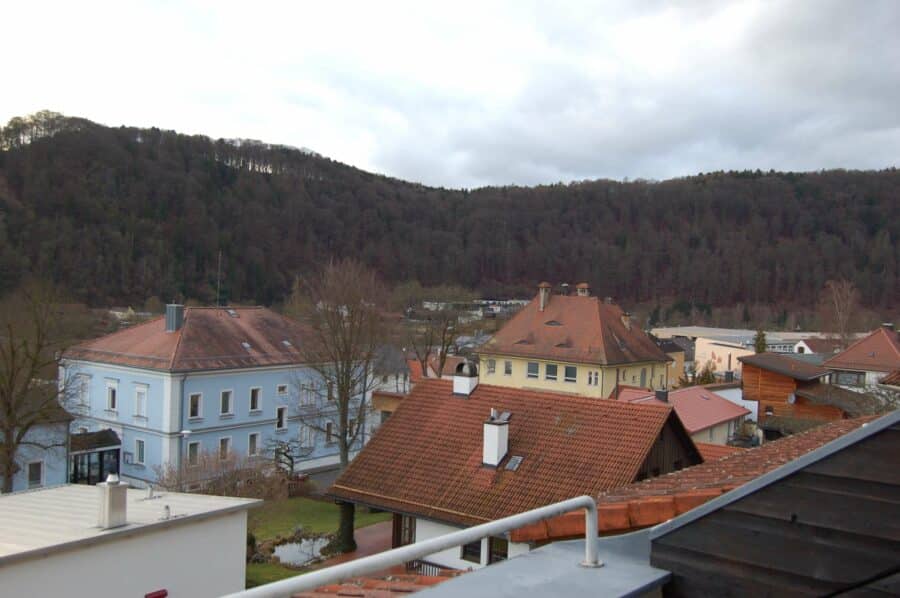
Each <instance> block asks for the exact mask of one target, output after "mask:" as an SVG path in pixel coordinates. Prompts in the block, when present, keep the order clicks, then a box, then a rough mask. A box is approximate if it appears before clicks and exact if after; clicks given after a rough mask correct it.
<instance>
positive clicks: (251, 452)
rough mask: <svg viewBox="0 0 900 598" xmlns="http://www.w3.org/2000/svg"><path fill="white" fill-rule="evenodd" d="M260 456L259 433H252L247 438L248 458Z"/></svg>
mask: <svg viewBox="0 0 900 598" xmlns="http://www.w3.org/2000/svg"><path fill="white" fill-rule="evenodd" d="M258 455H259V432H251V433H250V434H249V435H248V436H247V456H248V457H256V456H258Z"/></svg>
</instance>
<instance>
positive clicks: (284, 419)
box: [275, 405, 288, 432]
mask: <svg viewBox="0 0 900 598" xmlns="http://www.w3.org/2000/svg"><path fill="white" fill-rule="evenodd" d="M282 413H284V417H282V416H281V414H282ZM279 420H281V424H282V425H280V426H279V425H278V422H279ZM287 429H288V408H287V407H285V406H283V405H282V406H280V407H276V408H275V431H276V432H283V431H284V430H287Z"/></svg>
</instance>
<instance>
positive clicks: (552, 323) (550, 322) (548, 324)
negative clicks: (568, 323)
mask: <svg viewBox="0 0 900 598" xmlns="http://www.w3.org/2000/svg"><path fill="white" fill-rule="evenodd" d="M544 326H562V324H561V323H560V322H558V321H556V320H547V321H546V322H544Z"/></svg>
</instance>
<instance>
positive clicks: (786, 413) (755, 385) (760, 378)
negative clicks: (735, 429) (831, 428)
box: [742, 363, 844, 426]
mask: <svg viewBox="0 0 900 598" xmlns="http://www.w3.org/2000/svg"><path fill="white" fill-rule="evenodd" d="M805 384H815V382H797V381H796V380H794V379H793V378H791V377H790V376H785V375H784V374H779V373H776V372H772V371H769V370H764V369H762V368H759V367H757V366H754V365H751V364H749V363H745V364H744V368H743V378H742V386H743V396H744V400H745V401H757V402H759V409H758V416H757V417H758V421H759V424H760V425H761V426H762V425H764V424H765V420H766V417H767V416H769V415H775V416H778V417H790V418H796V419H810V420H817V421H833V420H836V419H841V418H843V417H844V412H843V411H841V410H840V409H839V408H837V407H833V406H831V405H815V404H813V403H810V402H809V401H807V400H806V399H803V398H798V397H796V396H795V397H794V402H793V403H791V402H790V397H791V396H794V393H796V391H797V389H798V388H803V386H804V385H805Z"/></svg>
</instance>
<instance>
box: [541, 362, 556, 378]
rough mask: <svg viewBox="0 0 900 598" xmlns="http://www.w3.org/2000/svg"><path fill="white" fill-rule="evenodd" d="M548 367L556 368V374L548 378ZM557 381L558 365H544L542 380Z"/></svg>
mask: <svg viewBox="0 0 900 598" xmlns="http://www.w3.org/2000/svg"><path fill="white" fill-rule="evenodd" d="M550 366H553V367H554V368H556V373H555V374H553V376H550ZM558 379H559V364H558V363H545V364H544V380H549V381H551V382H556V381H557V380H558Z"/></svg>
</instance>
